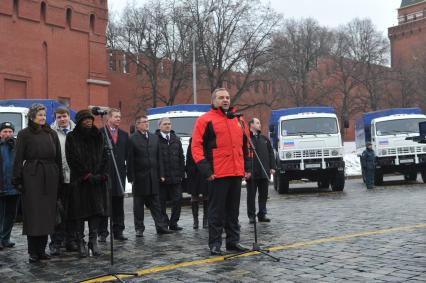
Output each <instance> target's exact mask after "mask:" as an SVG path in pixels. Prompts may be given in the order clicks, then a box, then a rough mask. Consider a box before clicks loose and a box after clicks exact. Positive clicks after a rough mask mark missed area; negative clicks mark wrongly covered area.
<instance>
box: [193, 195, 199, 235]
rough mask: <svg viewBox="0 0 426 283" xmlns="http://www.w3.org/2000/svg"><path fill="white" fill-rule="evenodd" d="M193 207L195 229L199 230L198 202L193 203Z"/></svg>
mask: <svg viewBox="0 0 426 283" xmlns="http://www.w3.org/2000/svg"><path fill="white" fill-rule="evenodd" d="M191 206H192V216H193V217H194V225H193V228H194V229H198V225H199V224H198V201H193V202H191Z"/></svg>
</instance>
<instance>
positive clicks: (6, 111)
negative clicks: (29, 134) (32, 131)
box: [0, 106, 28, 137]
mask: <svg viewBox="0 0 426 283" xmlns="http://www.w3.org/2000/svg"><path fill="white" fill-rule="evenodd" d="M27 114H28V108H25V107H13V106H10V107H8V106H0V121H2V122H11V123H12V124H13V126H15V132H14V135H15V137H16V136H17V135H18V132H19V131H20V130H22V129H24V128H25V127H27V122H28V120H27Z"/></svg>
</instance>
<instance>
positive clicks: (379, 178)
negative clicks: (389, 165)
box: [374, 170, 383, 186]
mask: <svg viewBox="0 0 426 283" xmlns="http://www.w3.org/2000/svg"><path fill="white" fill-rule="evenodd" d="M374 185H375V186H380V185H383V173H382V172H380V171H378V170H376V172H374Z"/></svg>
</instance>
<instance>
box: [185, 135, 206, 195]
mask: <svg viewBox="0 0 426 283" xmlns="http://www.w3.org/2000/svg"><path fill="white" fill-rule="evenodd" d="M191 143H192V138H191V139H190V140H189V145H188V150H187V152H186V167H185V170H186V175H187V177H188V181H187V191H188V193H190V194H191V195H194V196H199V195H203V196H207V193H208V189H207V188H208V182H207V179H206V178H205V177H204V176H203V175H202V174H201V173H200V171H198V167H197V164H195V162H194V158H193V157H192V151H191Z"/></svg>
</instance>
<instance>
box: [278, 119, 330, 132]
mask: <svg viewBox="0 0 426 283" xmlns="http://www.w3.org/2000/svg"><path fill="white" fill-rule="evenodd" d="M281 133H282V135H283V136H290V135H309V134H312V135H317V134H337V133H338V129H337V120H336V118H331V117H330V118H328V117H315V118H302V119H292V120H285V121H282V122H281Z"/></svg>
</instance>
